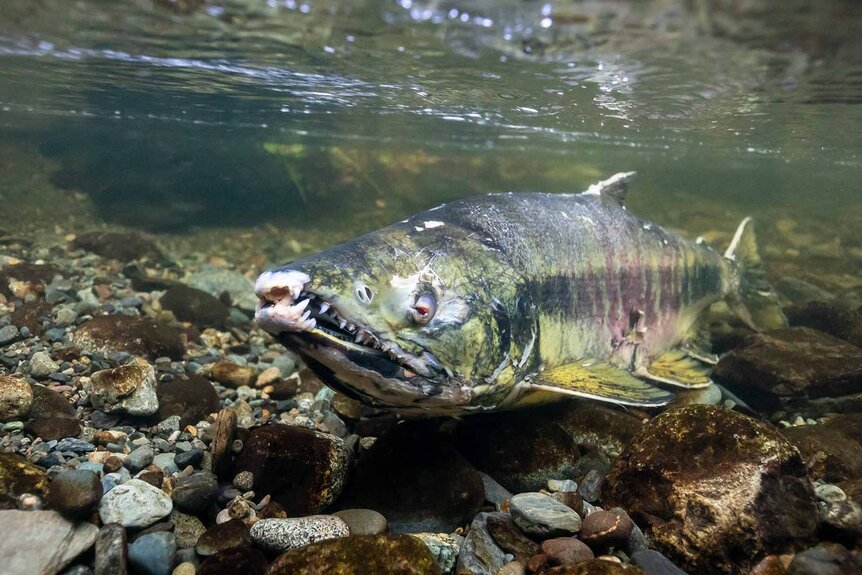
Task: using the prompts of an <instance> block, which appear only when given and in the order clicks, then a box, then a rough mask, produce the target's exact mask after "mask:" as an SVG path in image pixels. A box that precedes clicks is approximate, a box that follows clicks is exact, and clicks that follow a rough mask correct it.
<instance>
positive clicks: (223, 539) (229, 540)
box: [195, 519, 252, 557]
mask: <svg viewBox="0 0 862 575" xmlns="http://www.w3.org/2000/svg"><path fill="white" fill-rule="evenodd" d="M251 544H252V540H251V533H249V529H248V526H247V525H246V524H245V523H243V521H242V520H241V519H231V520H230V521H225V522H224V523H218V524H216V525H213V526H212V527H210V528H209V529H207V530H206V532H205V533H203V534H202V535H201V536H200V538H199V539H198V542H197V544H196V545H195V551H197V553H198V555H201V556H204V557H207V556H210V555H215V554H216V553H219V552H221V551H225V550H227V549H235V548H237V547H251Z"/></svg>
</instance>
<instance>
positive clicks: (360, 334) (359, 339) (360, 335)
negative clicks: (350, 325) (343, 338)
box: [353, 329, 366, 343]
mask: <svg viewBox="0 0 862 575" xmlns="http://www.w3.org/2000/svg"><path fill="white" fill-rule="evenodd" d="M365 335H366V334H365V330H362V329H360V330H359V331H357V332H356V337H355V338H353V343H365Z"/></svg>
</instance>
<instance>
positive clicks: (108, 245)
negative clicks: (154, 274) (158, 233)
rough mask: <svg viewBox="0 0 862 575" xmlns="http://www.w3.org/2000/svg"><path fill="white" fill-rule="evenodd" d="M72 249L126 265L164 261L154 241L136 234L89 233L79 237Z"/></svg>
mask: <svg viewBox="0 0 862 575" xmlns="http://www.w3.org/2000/svg"><path fill="white" fill-rule="evenodd" d="M72 247H73V248H75V249H81V250H87V251H88V252H93V253H94V254H98V255H100V256H102V257H105V258H111V259H115V260H119V261H121V262H124V263H125V262H130V261H132V260H140V259H150V260H161V259H164V256H163V254H162V251H161V250H160V249H159V247H158V246H157V245H156V243H155V242H154V241H153V240H151V239H150V238H148V237H147V236H144V235H143V234H139V233H134V232H89V233H85V234H82V235H79V236H77V237H76V238H75V240H74V241H73V242H72Z"/></svg>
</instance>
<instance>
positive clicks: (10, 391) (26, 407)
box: [0, 375, 33, 421]
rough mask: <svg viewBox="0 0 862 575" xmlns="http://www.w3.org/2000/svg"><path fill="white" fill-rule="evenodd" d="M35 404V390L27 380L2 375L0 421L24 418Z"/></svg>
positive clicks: (0, 378) (0, 382)
mask: <svg viewBox="0 0 862 575" xmlns="http://www.w3.org/2000/svg"><path fill="white" fill-rule="evenodd" d="M32 405H33V390H32V389H31V388H30V384H28V383H27V381H26V380H24V379H21V378H20V377H12V376H10V375H0V421H12V420H16V419H24V418H25V417H27V414H29V413H30V406H32Z"/></svg>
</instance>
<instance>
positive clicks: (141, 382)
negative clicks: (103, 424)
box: [84, 362, 159, 416]
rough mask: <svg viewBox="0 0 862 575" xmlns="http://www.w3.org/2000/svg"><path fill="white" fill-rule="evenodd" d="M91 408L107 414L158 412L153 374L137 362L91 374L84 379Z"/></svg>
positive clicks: (151, 369)
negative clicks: (136, 363)
mask: <svg viewBox="0 0 862 575" xmlns="http://www.w3.org/2000/svg"><path fill="white" fill-rule="evenodd" d="M84 391H86V392H87V394H88V395H89V397H90V402H91V403H92V404H93V407H94V408H96V409H100V410H102V411H105V412H107V413H128V414H129V415H138V416H145V415H153V414H154V413H156V412H157V411H158V410H159V400H158V396H157V395H156V372H155V370H154V369H153V366H151V365H149V364H147V363H145V362H141V364H138V365H124V366H121V367H115V368H113V369H105V370H101V371H97V372H95V373H94V374H93V375H92V376H90V378H89V379H88V380H84Z"/></svg>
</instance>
